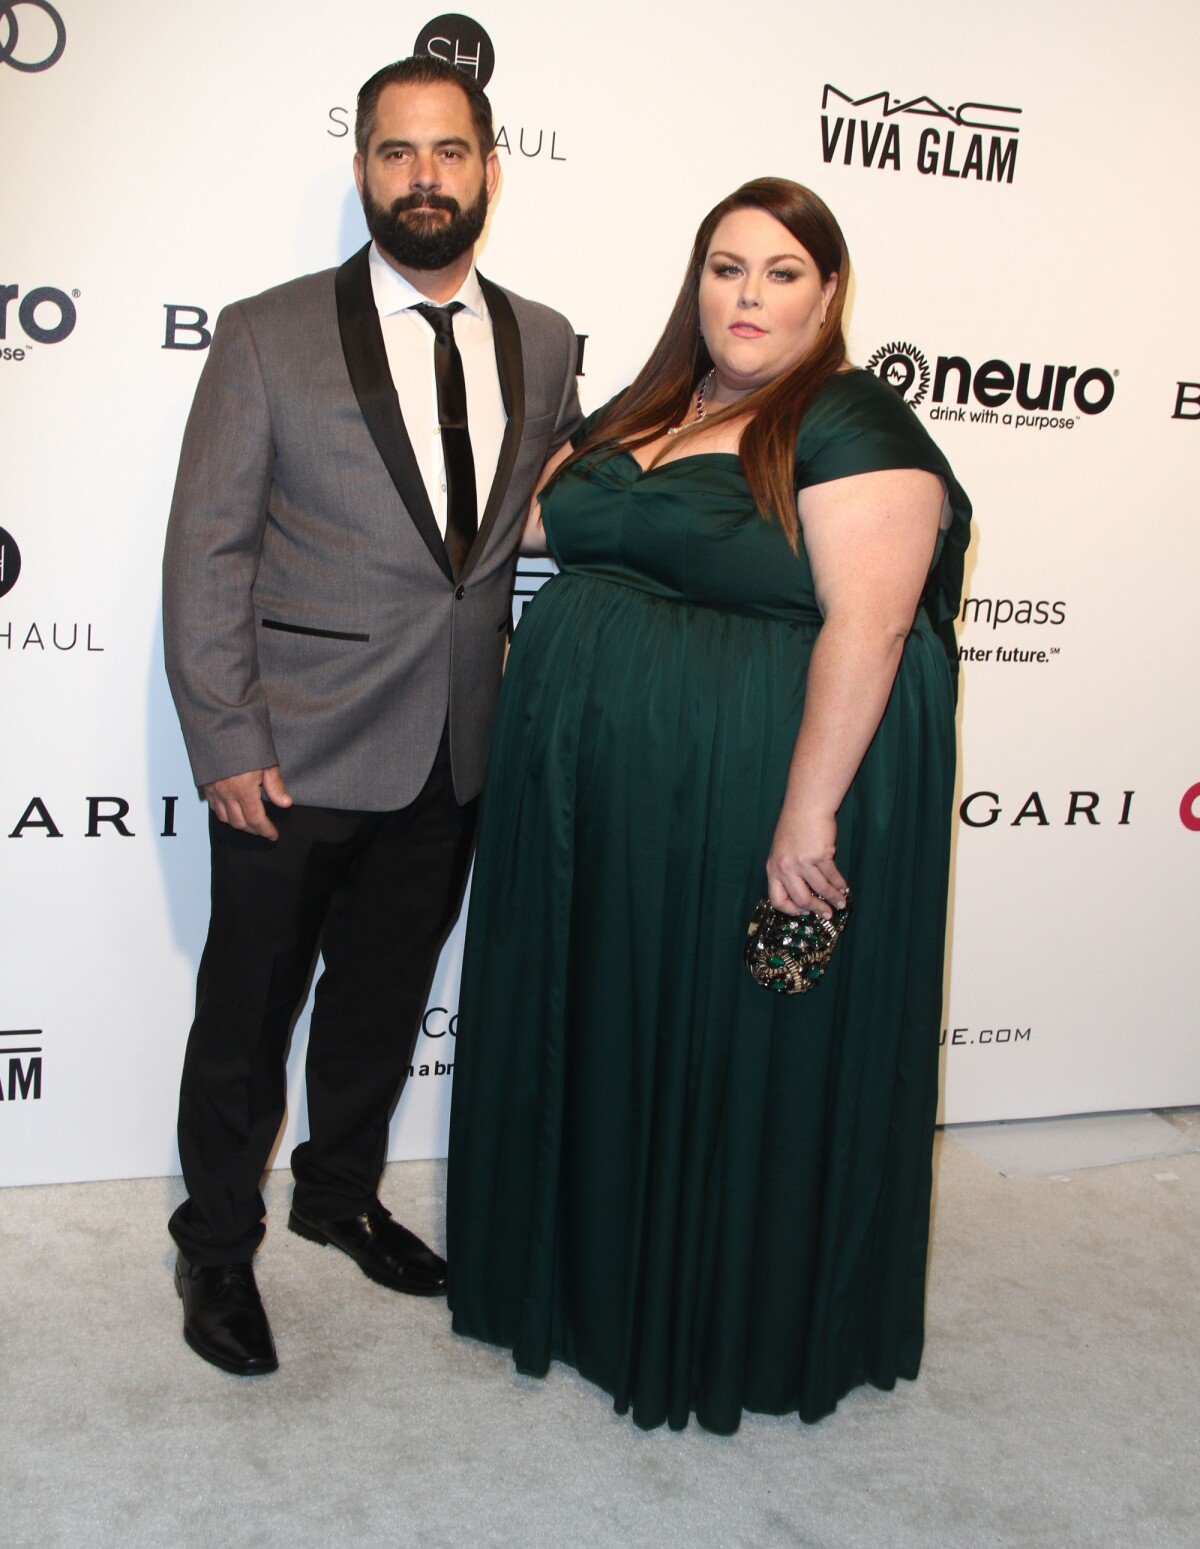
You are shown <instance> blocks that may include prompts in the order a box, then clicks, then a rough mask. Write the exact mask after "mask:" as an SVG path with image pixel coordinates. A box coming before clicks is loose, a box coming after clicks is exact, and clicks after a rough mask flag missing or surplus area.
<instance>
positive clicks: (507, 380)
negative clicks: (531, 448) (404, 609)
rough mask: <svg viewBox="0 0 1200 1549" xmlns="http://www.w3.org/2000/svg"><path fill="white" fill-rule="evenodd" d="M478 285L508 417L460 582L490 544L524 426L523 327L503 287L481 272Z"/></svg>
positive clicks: (506, 491)
mask: <svg viewBox="0 0 1200 1549" xmlns="http://www.w3.org/2000/svg"><path fill="white" fill-rule="evenodd" d="M479 285H480V289H481V290H482V291H483V295H484V300H485V301H486V302H487V304H488V314H489V316H490V317H491V319H492V338H493V341H494V343H495V349H496V371H497V374H498V375H499V378H500V397H501V398H502V399H503V401H504V412H505V414H507V416H508V422H507V424H506V425H505V427H504V436H503V438H502V440H501V442H500V455H499V456H498V457H497V459H496V476H495V478H494V479H493V480H492V488H491V491H490V493H489V494H488V499H487V505H486V506H485V507H484V509H483V516H482V517H481V518H480V522H479V531H478V532H477V533H476V534H475V541H474V543H472V545H471V552H470V553H469V554H468V555H467V560H466V563H465V564H464V566H463V569H462V575H460V576H459V580H460V581H461V580H462V579H463V577H464V576H468V575H470V573H471V571H472V570H473V569H474V567H475V564H476V562H477V561H478V559H479V556H480V555H481V554H482V553H483V550H484V547H485V545H486V544H487V540H488V536H489V534H490V533H491V530H492V528H493V527H494V526H495V525H496V518H497V517H498V516H499V515H500V507H501V506H502V505H503V504H504V497H505V495H506V494H507V493H508V485H509V481H510V480H511V479H512V473H513V468H514V467H515V466H516V461H517V450H518V448H519V447H520V445H521V435H522V432H523V431H524V429H525V358H524V356H523V355H522V353H521V330H520V329H519V328H518V327H517V319H516V316H515V314H514V313H513V309H512V302H511V301H509V299H508V297H507V296H506V295H505V294H504V292H503V291H502V290H501V289H500V287H499V286H498V285H493V284H492V282H491V280H485V279H484V277H483V275H482V274H481V275H480V276H479Z"/></svg>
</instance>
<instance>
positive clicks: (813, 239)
mask: <svg viewBox="0 0 1200 1549" xmlns="http://www.w3.org/2000/svg"><path fill="white" fill-rule="evenodd" d="M745 209H753V210H765V211H766V213H767V214H768V215H773V216H774V217H775V219H776V220H777V221H778V222H779V223H780V225H781V226H785V227H786V228H787V230H788V231H789V232H791V234H792V236H793V237H795V239H796V241H797V242H799V243H800V244H801V246H802V247H804V248H805V249H807V251H808V252H809V253H810V254H811V255H812V258H813V260H814V262H815V263H816V265H817V269H818V270H819V272H820V276H821V282H822V284H824V283H825V282H826V281H827V280H828V279H829V278H830V276H831V275H834V274H836V275H837V276H838V283H837V288H836V289H835V291H834V293H833V299H832V300H831V301H830V303H829V307H828V310H827V312H826V315H825V324H824V326H823V327H822V328H821V330H820V332H819V333H818V334H817V337H816V339H815V340H814V342H813V345H812V348H811V349H810V350H809V351H808V352H807V354H805V355H804V356H802V357H801V359H800V360H798V361H797V362H796V364H795V365H794V366H793V367H792V369H791V370H790V371H786V372H784V373H783V375H782V376H778V377H776V378H774V380H773V381H770V382H767V383H766V384H765V385H764V386H762V387H759V388H757V389H756V390H755V391H754V392H752V393H749V394H747V396H746V397H745V398H742V399H740V400H739V401H738V402H737V403H734V404H730V405H728V406H727V407H726V408H723V409H721V410H720V411H719V412H718V413H716V414H710V415H708V416H706V418H705V419H704V422H703V428H704V429H705V430H708V429H710V428H711V427H712V426H714V425H719V424H721V423H722V422H724V421H725V420H730V419H740V418H742V417H743V416H746V415H749V416H750V419H749V423H748V424H747V426H746V429H745V431H744V432H743V434H742V439H741V444H740V448H739V452H740V456H741V459H742V466H743V468H744V470H745V474H746V481H747V483H748V484H749V486H750V493H751V495H752V496H753V497H754V502H755V504H756V505H757V506H758V508H759V510H760V511H762V512H764V513H765V514H766V515H767V516H769V517H773V518H774V519H775V520H776V521H777V522H778V523H779V525H780V526H781V527H782V528H783V531H784V533H785V534H786V536H787V540H788V542H789V543H790V544H791V546H792V548H793V550H794V549H795V548H796V546H797V542H798V531H797V528H798V524H797V520H796V498H795V488H794V482H793V481H794V473H793V465H794V461H795V455H796V436H797V433H798V432H799V429H800V421H801V420H802V419H803V418H804V416H805V414H806V413H807V411H808V408H809V406H810V405H811V403H812V401H813V398H814V397H815V395H816V392H817V389H818V388H819V387H820V386H821V384H822V383H823V382H825V381H826V380H827V379H828V378H829V377H831V376H832V375H833V374H834V372H836V371H837V370H838V369H839V367H841V366H842V365H844V364H845V361H846V341H845V338H844V336H843V333H842V313H843V309H844V306H845V296H846V282H847V280H848V278H849V267H850V259H849V255H848V253H847V252H846V242H845V238H844V237H843V236H842V232H841V228H840V227H839V226H838V223H837V221H836V220H835V219H834V218H833V215H832V214H831V212H830V211H829V209H828V208H827V207H826V205H825V204H824V203H823V201H822V200H821V199H819V198H818V197H817V195H816V194H814V193H813V192H812V190H811V189H808V188H803V187H802V186H801V185H800V184H799V183H792V182H789V181H788V179H786V178H777V177H761V178H755V179H754V180H753V181H752V182H750V183H743V184H742V186H741V188H739V189H737V190H735V191H734V192H733V193H732V194H730V195H729V196H728V197H727V198H725V199H722V200H721V202H720V204H718V205H715V206H714V207H713V208H712V209H711V210H710V211H709V212H708V214H707V215H706V216H705V217H704V219H703V220H702V221H701V222H700V229H699V231H697V233H696V240H695V242H694V243H693V244H692V255H691V258H690V259H689V260H688V267H687V274H686V275H685V277H684V281H683V286H682V288H681V289H680V292H679V295H678V297H677V298H676V301H675V305H674V306H673V307H672V309H671V315H670V317H669V318H668V319H667V326H666V327H665V328H664V329H663V331H662V337H661V338H660V339H659V341H658V343H657V344H656V345H655V346H654V349H653V350H652V351H651V353H650V358H649V360H647V362H646V364H645V365H644V366H643V367H642V369H641V371H639V372H638V375H637V377H636V378H635V380H634V382H633V384H632V386H631V387H629V388H628V389H627V390H626V391H625V392H624V393H622V394H621V396H620V397H619V398H618V399H617V400H616V402H615V403H614V404H613V405H612V406H611V407H610V408H609V409H608V410H607V412H606V413H605V414H603V415H602V416H601V418H600V419H599V421H598V422H597V423H596V424H595V425H594V426H593V427H592V429H591V431H590V433H589V434H588V436H587V438H586V439H585V440H584V441H583V442H582V443H581V445H580V446H579V447H578V448H577V449H576V451H575V452H574V453H573V454H572V455H571V456H570V457H569V458H567V460H566V461H565V462H564V463H563V464H562V465H561V466H560V467H559V468H558V469H557V470H556V472H555V476H554V478H553V479H551V480H550V485H553V484H555V483H557V481H558V479H559V478H561V476H562V474H563V473H564V472H565V471H566V470H567V469H568V468H570V467H571V466H572V465H573V464H574V463H575V462H577V461H578V460H579V459H580V458H582V457H585V456H587V455H589V454H590V453H592V452H594V451H595V450H597V448H608V449H610V451H611V452H613V453H616V452H617V451H619V450H620V449H621V448H622V447H624V448H625V449H627V450H632V449H633V448H636V447H639V446H645V445H646V444H647V443H648V442H650V441H654V440H656V439H657V438H658V437H659V436H661V435H662V434H663V432H664V431H665V430H666V428H667V427H668V426H669V425H678V424H679V423H680V422H681V421H682V419H683V418H684V416H685V415H686V414H687V412H688V409H689V407H690V405H691V401H692V395H693V393H694V392H695V391H696V386H697V384H698V382H699V381H700V379H701V377H703V376H705V375H706V374H707V372H708V371H709V369H710V368H711V366H712V363H713V362H712V358H711V356H710V355H709V353H708V349H707V347H706V346H705V343H704V340H703V338H702V337H701V334H700V299H699V298H700V276H701V274H702V273H703V270H704V264H705V261H706V259H707V257H708V249H709V246H710V245H711V243H712V239H713V234H714V232H715V231H716V229H717V227H718V226H719V225H720V223H721V221H722V220H724V218H725V216H726V215H728V214H729V213H730V212H731V211H733V210H745ZM700 428H701V427H700V426H697V425H689V426H688V427H686V428H685V429H684V430H682V431H681V432H680V434H679V436H678V438H677V441H676V445H678V444H680V443H682V442H683V441H685V440H687V439H688V438H690V437H691V436H692V435H694V434H695V432H696V431H697V430H698V429H700ZM664 450H665V448H664ZM672 451H674V448H672ZM659 455H660V456H661V455H662V454H661V453H660V454H659ZM656 461H657V459H656ZM547 487H548V488H549V487H550V486H549V485H548V486H547Z"/></svg>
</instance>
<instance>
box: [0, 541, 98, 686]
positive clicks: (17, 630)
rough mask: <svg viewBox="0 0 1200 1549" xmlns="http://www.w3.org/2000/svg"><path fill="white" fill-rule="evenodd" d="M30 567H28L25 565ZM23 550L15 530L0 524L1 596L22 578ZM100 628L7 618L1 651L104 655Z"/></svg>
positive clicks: (0, 626) (0, 636)
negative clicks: (10, 530) (14, 535)
mask: <svg viewBox="0 0 1200 1549" xmlns="http://www.w3.org/2000/svg"><path fill="white" fill-rule="evenodd" d="M26 568H28V567H26ZM21 569H22V561H21V550H20V547H19V546H18V544H17V540H16V539H15V538H14V537H13V535H12V533H10V532H8V531H7V530H6V529H5V528H3V527H0V597H6V596H7V595H8V593H9V592H11V591H12V589H13V587H14V586H16V584H17V581H18V580H19V579H20V576H21ZM103 651H104V647H103V646H102V645H101V644H100V635H99V630H98V629H97V627H96V625H95V624H92V623H87V622H86V621H84V622H80V621H79V620H78V619H74V620H66V621H64V620H62V619H54V620H49V619H25V620H22V621H19V622H14V621H13V620H11V619H10V620H8V622H7V623H3V624H0V652H3V653H10V654H17V655H20V656H29V655H32V656H39V655H40V656H47V655H50V656H53V655H56V654H65V653H67V652H78V654H79V656H80V657H86V656H88V655H97V656H98V655H101V654H102V653H103Z"/></svg>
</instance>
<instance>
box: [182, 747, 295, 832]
mask: <svg viewBox="0 0 1200 1549" xmlns="http://www.w3.org/2000/svg"><path fill="white" fill-rule="evenodd" d="M263 796H266V798H267V800H268V801H269V802H270V803H271V805H272V806H273V807H290V806H291V804H292V798H291V797H290V796H289V795H288V793H287V789H286V787H285V786H284V783H283V776H282V775H281V774H280V773H279V765H278V764H272V765H271V767H270V768H269V769H248V770H247V771H246V773H245V774H237V775H226V777H225V779H223V780H213V781H212V782H211V783H210V784H209V785H206V786H205V787H204V799H205V801H206V802H207V803H208V804H209V806H210V807H211V808H212V809H213V811H214V812H215V813H216V815H217V816H218V817H219V818H220V820H221V822H222V823H228V824H229V826H230V828H240V829H243V830H244V831H245V832H246V833H248V834H258V835H259V836H260V837H261V838H263V839H278V838H279V830H278V829H277V828H276V827H275V825H274V823H272V822H271V819H270V818H269V817H268V816H267V809H266V808H265V807H264V806H263Z"/></svg>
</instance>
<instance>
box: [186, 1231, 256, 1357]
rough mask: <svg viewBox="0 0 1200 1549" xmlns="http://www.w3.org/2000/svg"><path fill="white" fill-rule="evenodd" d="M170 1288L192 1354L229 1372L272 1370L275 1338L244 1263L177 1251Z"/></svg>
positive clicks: (251, 1275)
mask: <svg viewBox="0 0 1200 1549" xmlns="http://www.w3.org/2000/svg"><path fill="white" fill-rule="evenodd" d="M175 1289H176V1290H177V1291H178V1292H179V1295H180V1297H181V1298H182V1300H183V1337H184V1339H186V1340H187V1342H188V1344H189V1345H191V1347H192V1349H193V1350H194V1351H195V1352H196V1354H197V1355H198V1356H200V1357H201V1358H202V1359H203V1360H206V1361H211V1362H212V1364H213V1365H214V1366H219V1367H220V1368H221V1370H222V1371H223V1372H232V1373H233V1374H234V1376H235V1377H256V1376H259V1375H260V1374H261V1373H263V1372H273V1371H275V1369H276V1368H277V1367H278V1365H279V1358H278V1356H277V1355H276V1354H275V1341H274V1340H273V1339H272V1338H271V1325H270V1324H269V1323H268V1322H267V1315H266V1313H265V1312H264V1311H263V1304H262V1301H261V1299H260V1297H259V1294H258V1286H257V1285H256V1284H255V1283H254V1271H253V1269H252V1268H251V1267H250V1265H249V1264H193V1263H191V1262H190V1261H189V1260H188V1259H185V1258H184V1256H183V1254H182V1253H181V1254H180V1255H179V1258H178V1260H177V1262H176V1265H175Z"/></svg>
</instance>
